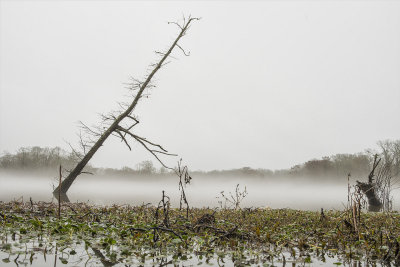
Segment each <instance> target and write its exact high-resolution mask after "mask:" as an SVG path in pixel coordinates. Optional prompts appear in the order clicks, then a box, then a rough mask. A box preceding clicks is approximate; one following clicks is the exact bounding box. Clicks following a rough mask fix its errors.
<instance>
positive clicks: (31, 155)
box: [0, 140, 400, 179]
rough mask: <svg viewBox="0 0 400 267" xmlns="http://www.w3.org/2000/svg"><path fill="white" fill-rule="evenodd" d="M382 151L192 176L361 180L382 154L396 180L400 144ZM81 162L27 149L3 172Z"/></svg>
mask: <svg viewBox="0 0 400 267" xmlns="http://www.w3.org/2000/svg"><path fill="white" fill-rule="evenodd" d="M378 147H379V150H378V151H372V150H366V151H365V152H362V153H356V154H337V155H334V156H330V157H323V158H322V159H312V160H309V161H307V162H305V163H303V164H298V165H296V166H293V167H292V168H290V169H283V170H275V171H273V170H269V169H253V168H250V167H243V168H239V169H231V170H213V171H207V172H205V171H191V173H192V176H218V177H222V176H227V177H244V176H245V177H309V178H312V177H315V178H319V179H324V178H327V179H329V178H335V177H336V178H343V179H346V178H347V175H348V174H351V176H353V177H356V178H357V179H359V178H360V179H361V178H363V177H366V175H368V173H369V172H370V170H371V162H372V160H373V155H375V154H378V155H379V156H380V157H381V158H382V159H383V162H384V164H386V165H390V172H391V175H392V176H393V177H398V176H399V174H400V140H394V141H392V140H385V141H379V142H378ZM78 160H79V155H76V154H75V153H73V152H71V153H68V152H66V151H65V150H63V149H61V148H59V147H55V148H41V147H37V146H35V147H24V148H20V149H19V150H18V151H17V152H16V153H15V154H10V153H4V154H3V156H1V157H0V169H3V170H4V169H6V170H35V169H36V170H43V169H44V170H55V169H56V168H57V167H58V166H59V165H60V164H61V165H63V166H64V167H65V168H66V169H68V168H71V167H73V166H74V164H76V162H77V161H78ZM88 168H89V169H90V171H91V172H94V173H97V174H100V175H120V176H133V175H141V176H143V175H161V176H165V175H171V174H172V172H171V171H170V170H167V169H165V168H163V167H161V168H160V169H157V168H156V167H155V166H154V165H153V162H152V161H150V160H145V161H142V162H140V163H139V164H137V165H136V168H135V169H133V168H130V167H123V168H121V169H113V168H94V167H91V166H89V167H88Z"/></svg>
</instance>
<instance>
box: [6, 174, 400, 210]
mask: <svg viewBox="0 0 400 267" xmlns="http://www.w3.org/2000/svg"><path fill="white" fill-rule="evenodd" d="M178 182H179V180H178V177H175V176H166V177H151V176H149V177H146V176H144V177H118V176H117V177H111V176H101V175H100V176H97V175H90V176H81V177H78V178H77V180H76V181H75V182H74V184H73V185H72V186H71V188H70V190H69V191H68V197H69V199H70V201H71V202H89V203H91V204H95V205H112V204H129V205H133V206H134V205H142V204H148V203H150V204H153V205H157V203H158V202H159V200H160V199H161V196H162V191H163V190H164V191H165V194H166V195H168V196H169V197H170V200H171V203H172V205H173V206H175V207H177V206H178V205H179V198H180V191H179V189H178ZM237 184H239V191H240V192H243V191H244V190H245V188H246V192H247V195H246V196H245V197H244V199H243V200H242V201H241V204H240V206H241V207H263V208H274V209H275V208H291V209H300V210H320V209H321V208H324V209H325V210H328V209H339V210H342V209H343V208H344V206H345V204H346V203H347V193H348V186H347V180H346V179H342V180H341V181H337V182H335V181H334V180H333V179H330V180H327V179H315V178H314V179H305V178H304V177H303V178H294V177H291V178H269V177H211V176H200V177H193V179H192V181H191V183H190V184H189V185H188V186H187V187H186V189H185V191H186V195H187V198H188V201H189V205H190V206H193V207H199V208H201V207H210V208H215V207H221V206H222V207H224V206H225V205H226V206H229V205H230V203H229V202H227V201H226V200H225V199H224V198H223V197H222V195H221V192H222V191H223V192H224V195H225V196H226V197H228V198H230V193H232V195H233V196H235V189H236V186H237ZM350 184H355V180H351V181H350ZM56 185H57V179H56V178H55V177H53V176H52V175H49V174H34V173H32V174H29V173H5V172H3V173H0V201H11V200H16V199H21V198H23V199H24V200H25V201H28V200H29V199H30V198H32V200H33V201H46V202H49V201H52V200H53V201H55V199H53V195H52V193H51V192H52V190H53V188H54V186H56ZM399 193H400V191H399V192H396V191H394V192H393V197H394V198H393V208H394V209H395V210H399V208H400V194H399Z"/></svg>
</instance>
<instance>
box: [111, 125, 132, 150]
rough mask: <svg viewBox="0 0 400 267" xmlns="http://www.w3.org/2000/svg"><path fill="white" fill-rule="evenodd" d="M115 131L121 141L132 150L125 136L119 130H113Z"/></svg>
mask: <svg viewBox="0 0 400 267" xmlns="http://www.w3.org/2000/svg"><path fill="white" fill-rule="evenodd" d="M115 131H116V132H117V133H118V134H119V137H121V139H122V140H121V141H124V142H125V144H126V145H127V146H128V148H129V150H131V151H132V149H131V146H130V145H129V144H128V141H127V140H126V139H125V136H123V135H122V133H121V132H120V131H119V130H115Z"/></svg>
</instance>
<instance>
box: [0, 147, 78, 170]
mask: <svg viewBox="0 0 400 267" xmlns="http://www.w3.org/2000/svg"><path fill="white" fill-rule="evenodd" d="M76 161H77V157H76V156H75V154H74V153H68V152H66V151H65V150H63V149H61V148H60V147H54V148H48V147H45V148H42V147H38V146H34V147H22V148H20V149H18V150H17V152H16V153H15V154H11V153H8V152H5V153H4V154H3V156H1V157H0V168H1V169H7V170H35V169H36V170H48V169H56V168H57V167H58V166H59V165H60V164H61V165H63V166H65V167H70V166H72V165H73V164H74V163H75V162H76Z"/></svg>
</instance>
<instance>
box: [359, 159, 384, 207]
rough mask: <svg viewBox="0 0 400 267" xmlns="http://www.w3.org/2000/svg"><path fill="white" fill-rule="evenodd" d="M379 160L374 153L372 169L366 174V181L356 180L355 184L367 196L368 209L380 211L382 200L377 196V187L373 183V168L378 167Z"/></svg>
mask: <svg viewBox="0 0 400 267" xmlns="http://www.w3.org/2000/svg"><path fill="white" fill-rule="evenodd" d="M380 161H381V159H379V160H378V155H375V156H374V163H373V164H372V170H371V172H370V173H369V175H368V183H363V182H359V181H357V186H358V187H359V188H360V189H361V191H362V192H363V193H364V194H365V195H366V196H367V199H368V210H369V211H380V210H381V209H382V206H383V205H382V202H381V201H380V200H379V198H378V196H377V192H376V190H377V188H376V184H375V183H374V176H375V169H376V168H377V167H378V165H379V162H380Z"/></svg>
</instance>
